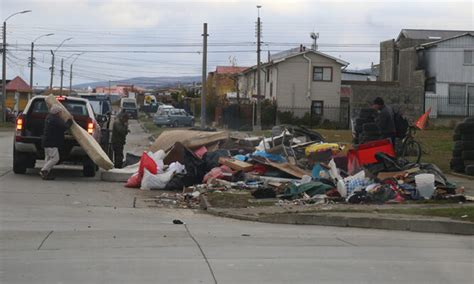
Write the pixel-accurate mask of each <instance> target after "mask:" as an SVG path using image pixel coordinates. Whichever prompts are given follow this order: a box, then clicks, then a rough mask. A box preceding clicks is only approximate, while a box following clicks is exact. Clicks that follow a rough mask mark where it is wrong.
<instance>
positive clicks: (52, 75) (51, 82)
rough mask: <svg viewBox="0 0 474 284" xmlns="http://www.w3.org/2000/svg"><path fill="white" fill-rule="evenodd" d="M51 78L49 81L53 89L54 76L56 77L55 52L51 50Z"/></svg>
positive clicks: (50, 87)
mask: <svg viewBox="0 0 474 284" xmlns="http://www.w3.org/2000/svg"><path fill="white" fill-rule="evenodd" d="M49 69H50V70H51V80H50V81H49V89H50V90H53V77H54V52H53V50H51V67H50V68H49Z"/></svg>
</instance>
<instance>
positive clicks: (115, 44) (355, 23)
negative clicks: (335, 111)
mask: <svg viewBox="0 0 474 284" xmlns="http://www.w3.org/2000/svg"><path fill="white" fill-rule="evenodd" d="M0 3H1V4H0V18H1V19H2V20H4V19H5V18H6V17H7V16H9V15H10V14H12V13H14V12H17V11H21V10H25V9H31V10H33V12H32V13H29V14H24V15H17V16H15V17H13V18H11V19H10V20H8V22H7V24H8V25H7V42H8V44H9V45H10V47H9V48H10V49H9V52H8V53H7V55H8V58H9V59H8V62H7V63H8V64H7V65H8V78H12V77H13V76H15V75H20V76H22V77H23V78H24V79H25V80H26V81H29V71H28V70H29V68H28V67H27V66H28V65H27V61H28V57H29V51H28V50H29V48H30V42H31V40H33V39H34V38H36V37H37V36H39V35H42V34H47V33H54V34H55V35H54V36H50V37H45V38H42V39H40V40H39V41H37V43H36V49H37V51H36V53H35V57H36V60H37V68H35V84H38V85H48V82H49V71H48V70H47V68H48V67H49V66H50V63H51V56H50V52H49V50H50V49H54V48H55V46H54V45H56V46H57V45H58V44H59V43H60V42H61V41H62V40H63V39H65V38H68V37H73V39H72V40H70V41H68V42H67V43H66V44H65V45H64V46H63V47H62V48H61V49H60V50H59V51H58V53H57V57H58V60H56V64H55V65H56V77H55V82H58V78H59V77H58V76H59V62H60V60H59V59H60V58H61V57H63V58H67V57H68V56H69V55H71V54H75V53H78V52H85V53H84V54H83V55H82V56H81V57H80V58H79V59H78V60H77V61H76V62H75V64H74V70H75V72H74V74H75V75H76V76H75V78H74V83H82V82H90V81H95V80H112V81H113V80H118V79H121V78H129V77H138V76H141V77H153V76H166V75H170V76H180V75H199V74H200V72H201V65H200V64H201V55H200V54H199V53H198V52H199V51H200V50H201V47H200V44H201V33H202V23H203V22H208V23H209V33H210V38H209V44H210V45H211V46H210V51H211V53H210V54H209V69H210V70H212V69H214V68H215V66H216V65H228V64H229V57H235V59H236V61H237V64H238V65H243V66H251V65H253V64H255V61H256V54H255V52H253V50H254V49H255V46H254V43H255V41H256V39H255V20H256V16H257V9H256V7H255V6H256V5H257V4H261V5H263V8H262V11H261V17H262V21H263V35H264V37H263V41H264V42H265V43H266V44H267V45H265V47H264V50H265V52H266V51H267V50H271V52H277V51H279V50H284V49H289V48H291V47H296V46H298V44H299V43H304V44H308V45H309V44H310V38H309V33H310V32H313V31H315V32H319V33H320V40H319V44H320V50H321V51H323V52H327V53H328V54H331V55H333V56H337V57H341V58H342V59H344V60H346V61H348V62H350V67H349V68H351V69H357V68H366V67H369V66H370V64H371V62H374V63H378V61H379V54H378V44H379V42H380V41H382V40H386V39H390V38H395V37H396V36H397V35H398V33H399V31H400V29H402V28H421V29H461V30H473V29H474V11H473V9H474V5H473V1H436V0H435V1H433V0H431V1H424V0H423V1H421V0H418V1H363V0H361V1H310V0H293V1H290V0H261V1H232V0H227V1H219V0H196V1H189V0H188V1H183V0H176V1H160V0H155V1H132V0H121V1H119V0H110V1H105V0H103V1H94V0H61V1H40V0H0ZM137 52H138V53H137ZM265 57H266V53H265V56H264V58H265ZM72 58H73V57H72ZM70 62H71V59H69V60H67V61H66V64H65V65H66V66H65V69H67V70H69V63H70ZM66 76H69V74H66Z"/></svg>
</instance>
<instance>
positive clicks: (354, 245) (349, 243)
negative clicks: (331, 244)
mask: <svg viewBox="0 0 474 284" xmlns="http://www.w3.org/2000/svg"><path fill="white" fill-rule="evenodd" d="M336 240H338V241H341V242H343V243H345V244H348V245H350V246H353V247H356V246H357V245H356V244H353V243H351V242H348V241H345V240H343V239H341V238H336Z"/></svg>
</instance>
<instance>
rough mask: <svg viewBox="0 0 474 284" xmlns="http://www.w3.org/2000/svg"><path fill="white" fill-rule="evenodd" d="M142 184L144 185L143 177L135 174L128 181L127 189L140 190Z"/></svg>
mask: <svg viewBox="0 0 474 284" xmlns="http://www.w3.org/2000/svg"><path fill="white" fill-rule="evenodd" d="M141 184H142V177H141V176H140V174H139V173H135V174H134V175H132V176H131V177H130V178H129V179H128V180H127V183H126V184H125V187H129V188H140V185H141Z"/></svg>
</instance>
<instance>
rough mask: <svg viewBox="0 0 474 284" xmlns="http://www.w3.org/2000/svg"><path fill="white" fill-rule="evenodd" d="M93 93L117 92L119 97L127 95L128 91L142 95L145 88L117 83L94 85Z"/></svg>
mask: <svg viewBox="0 0 474 284" xmlns="http://www.w3.org/2000/svg"><path fill="white" fill-rule="evenodd" d="M94 93H106V94H119V95H120V96H121V97H127V96H128V93H136V94H142V95H143V94H144V93H145V89H144V88H141V87H137V86H134V85H126V84H121V85H120V84H119V85H116V86H111V87H96V88H95V89H94Z"/></svg>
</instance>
